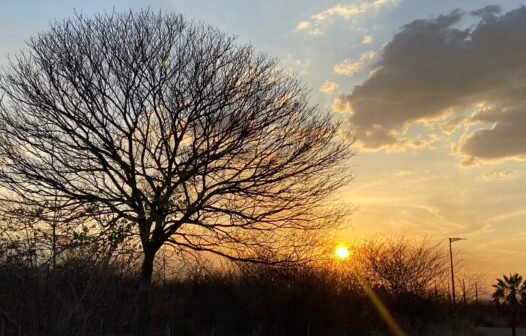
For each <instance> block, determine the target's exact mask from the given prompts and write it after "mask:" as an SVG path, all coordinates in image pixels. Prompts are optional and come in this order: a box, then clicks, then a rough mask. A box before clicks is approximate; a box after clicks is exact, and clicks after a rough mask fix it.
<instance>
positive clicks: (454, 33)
mask: <svg viewBox="0 0 526 336" xmlns="http://www.w3.org/2000/svg"><path fill="white" fill-rule="evenodd" d="M499 12H500V8H499V7H497V6H488V7H485V8H483V9H481V10H478V11H475V12H472V13H470V14H471V15H472V19H470V20H471V21H469V20H464V19H467V14H465V13H463V12H460V11H453V12H452V13H450V14H448V15H443V16H439V17H436V18H433V19H429V20H417V21H414V22H411V23H409V24H408V25H406V26H404V27H402V28H401V30H400V32H399V33H398V34H396V35H395V36H394V37H393V39H392V40H391V41H390V42H389V43H387V44H386V45H385V47H384V48H383V50H382V51H381V53H380V58H379V61H378V63H377V64H375V67H374V69H373V71H372V72H371V75H370V76H369V78H368V79H367V80H366V81H365V82H364V83H362V84H361V85H357V86H355V87H354V89H353V90H352V92H351V93H350V94H348V95H346V96H342V97H339V98H338V101H337V102H336V103H335V108H337V109H339V110H340V111H341V110H347V111H348V112H350V117H349V120H350V123H351V127H352V128H353V129H354V135H355V136H356V137H357V138H358V140H359V141H360V142H361V143H362V145H363V146H364V147H365V148H372V149H378V148H388V147H390V146H393V145H395V144H396V143H397V142H398V141H399V140H400V139H403V138H406V134H405V130H406V129H407V128H408V127H409V126H410V125H412V124H414V123H418V122H426V123H427V124H429V122H430V121H434V120H440V123H439V124H438V125H439V127H440V125H445V126H446V131H451V130H452V129H454V127H453V126H455V127H457V126H458V125H462V124H464V123H463V122H462V121H463V120H462V118H463V117H462V115H463V113H464V112H466V110H468V109H470V110H472V109H475V108H476V106H481V105H484V106H492V108H491V109H489V110H487V111H491V113H490V114H489V116H484V117H483V114H480V115H478V117H475V118H473V119H472V120H471V121H472V122H480V123H477V124H476V125H480V127H483V126H484V127H487V129H478V130H475V131H471V133H469V134H464V136H463V137H462V142H461V143H460V144H459V145H458V146H457V147H456V148H457V153H460V154H462V155H465V156H467V157H469V158H473V160H472V161H473V162H475V161H476V160H477V159H480V160H485V159H497V158H503V157H515V156H520V155H524V154H526V131H525V130H526V129H525V126H526V125H525V123H524V122H525V120H526V118H525V117H524V116H525V112H526V105H524V104H523V103H524V101H523V98H522V97H523V96H524V93H525V92H526V91H525V90H526V8H524V7H520V8H518V9H516V10H512V11H510V12H507V13H504V14H502V15H501V14H499ZM473 18H474V19H475V20H476V21H475V24H474V25H473V26H472V27H471V28H466V29H463V28H459V27H460V26H462V25H464V26H465V25H466V21H468V22H472V20H473ZM522 106H524V107H525V108H522ZM487 113H489V112H487ZM477 118H479V119H478V120H477ZM464 122H466V120H464ZM477 127H478V126H477ZM521 128H522V130H521Z"/></svg>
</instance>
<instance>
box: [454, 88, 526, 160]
mask: <svg viewBox="0 0 526 336" xmlns="http://www.w3.org/2000/svg"><path fill="white" fill-rule="evenodd" d="M502 105H504V106H503V107H502V108H501V109H500V110H498V111H495V110H491V112H485V113H478V114H475V115H474V116H473V117H472V118H471V120H472V121H473V120H475V121H479V122H483V123H486V124H487V123H491V127H490V128H479V129H476V130H474V131H471V132H466V133H465V134H464V135H463V136H462V137H461V138H460V140H459V141H458V143H457V144H456V146H455V152H456V153H458V154H460V155H463V156H465V157H467V158H468V160H469V159H471V158H476V159H478V160H480V161H495V160H497V159H502V158H513V159H517V160H525V159H526V99H522V98H519V97H517V98H516V100H515V101H513V102H509V103H508V104H506V103H502Z"/></svg>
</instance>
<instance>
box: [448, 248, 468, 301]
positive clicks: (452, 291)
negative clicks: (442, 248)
mask: <svg viewBox="0 0 526 336" xmlns="http://www.w3.org/2000/svg"><path fill="white" fill-rule="evenodd" d="M459 240H466V239H465V238H449V261H450V262H451V294H452V297H453V305H455V304H456V300H455V271H454V268H453V250H452V249H451V243H454V242H456V241H459Z"/></svg>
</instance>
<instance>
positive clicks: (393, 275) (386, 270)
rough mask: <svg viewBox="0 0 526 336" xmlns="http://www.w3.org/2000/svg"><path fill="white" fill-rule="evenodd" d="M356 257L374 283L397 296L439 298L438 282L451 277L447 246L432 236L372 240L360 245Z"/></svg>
mask: <svg viewBox="0 0 526 336" xmlns="http://www.w3.org/2000/svg"><path fill="white" fill-rule="evenodd" d="M356 259H357V263H358V265H359V266H360V267H361V268H363V272H364V275H365V276H366V277H367V278H368V281H369V282H370V283H372V284H373V285H377V286H381V287H383V288H385V289H386V290H387V291H388V292H390V293H391V294H393V295H395V296H398V295H401V294H408V293H410V294H414V295H418V296H420V297H433V296H434V297H438V293H437V292H438V289H439V288H438V285H439V284H442V283H443V280H444V279H447V259H446V256H445V255H444V252H443V249H442V248H441V246H440V244H437V243H433V242H432V241H430V240H428V239H423V240H421V241H414V242H412V241H410V240H409V239H408V238H407V237H403V236H402V237H398V238H397V237H395V238H375V239H370V240H368V241H366V242H365V243H363V245H362V246H361V247H358V251H357V255H356Z"/></svg>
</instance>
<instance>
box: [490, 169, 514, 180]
mask: <svg viewBox="0 0 526 336" xmlns="http://www.w3.org/2000/svg"><path fill="white" fill-rule="evenodd" d="M517 173H518V171H517V170H514V169H513V170H511V169H504V170H494V171H490V172H486V173H484V174H482V178H483V179H484V180H486V181H498V180H506V179H509V178H511V177H513V176H514V175H515V174H517Z"/></svg>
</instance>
